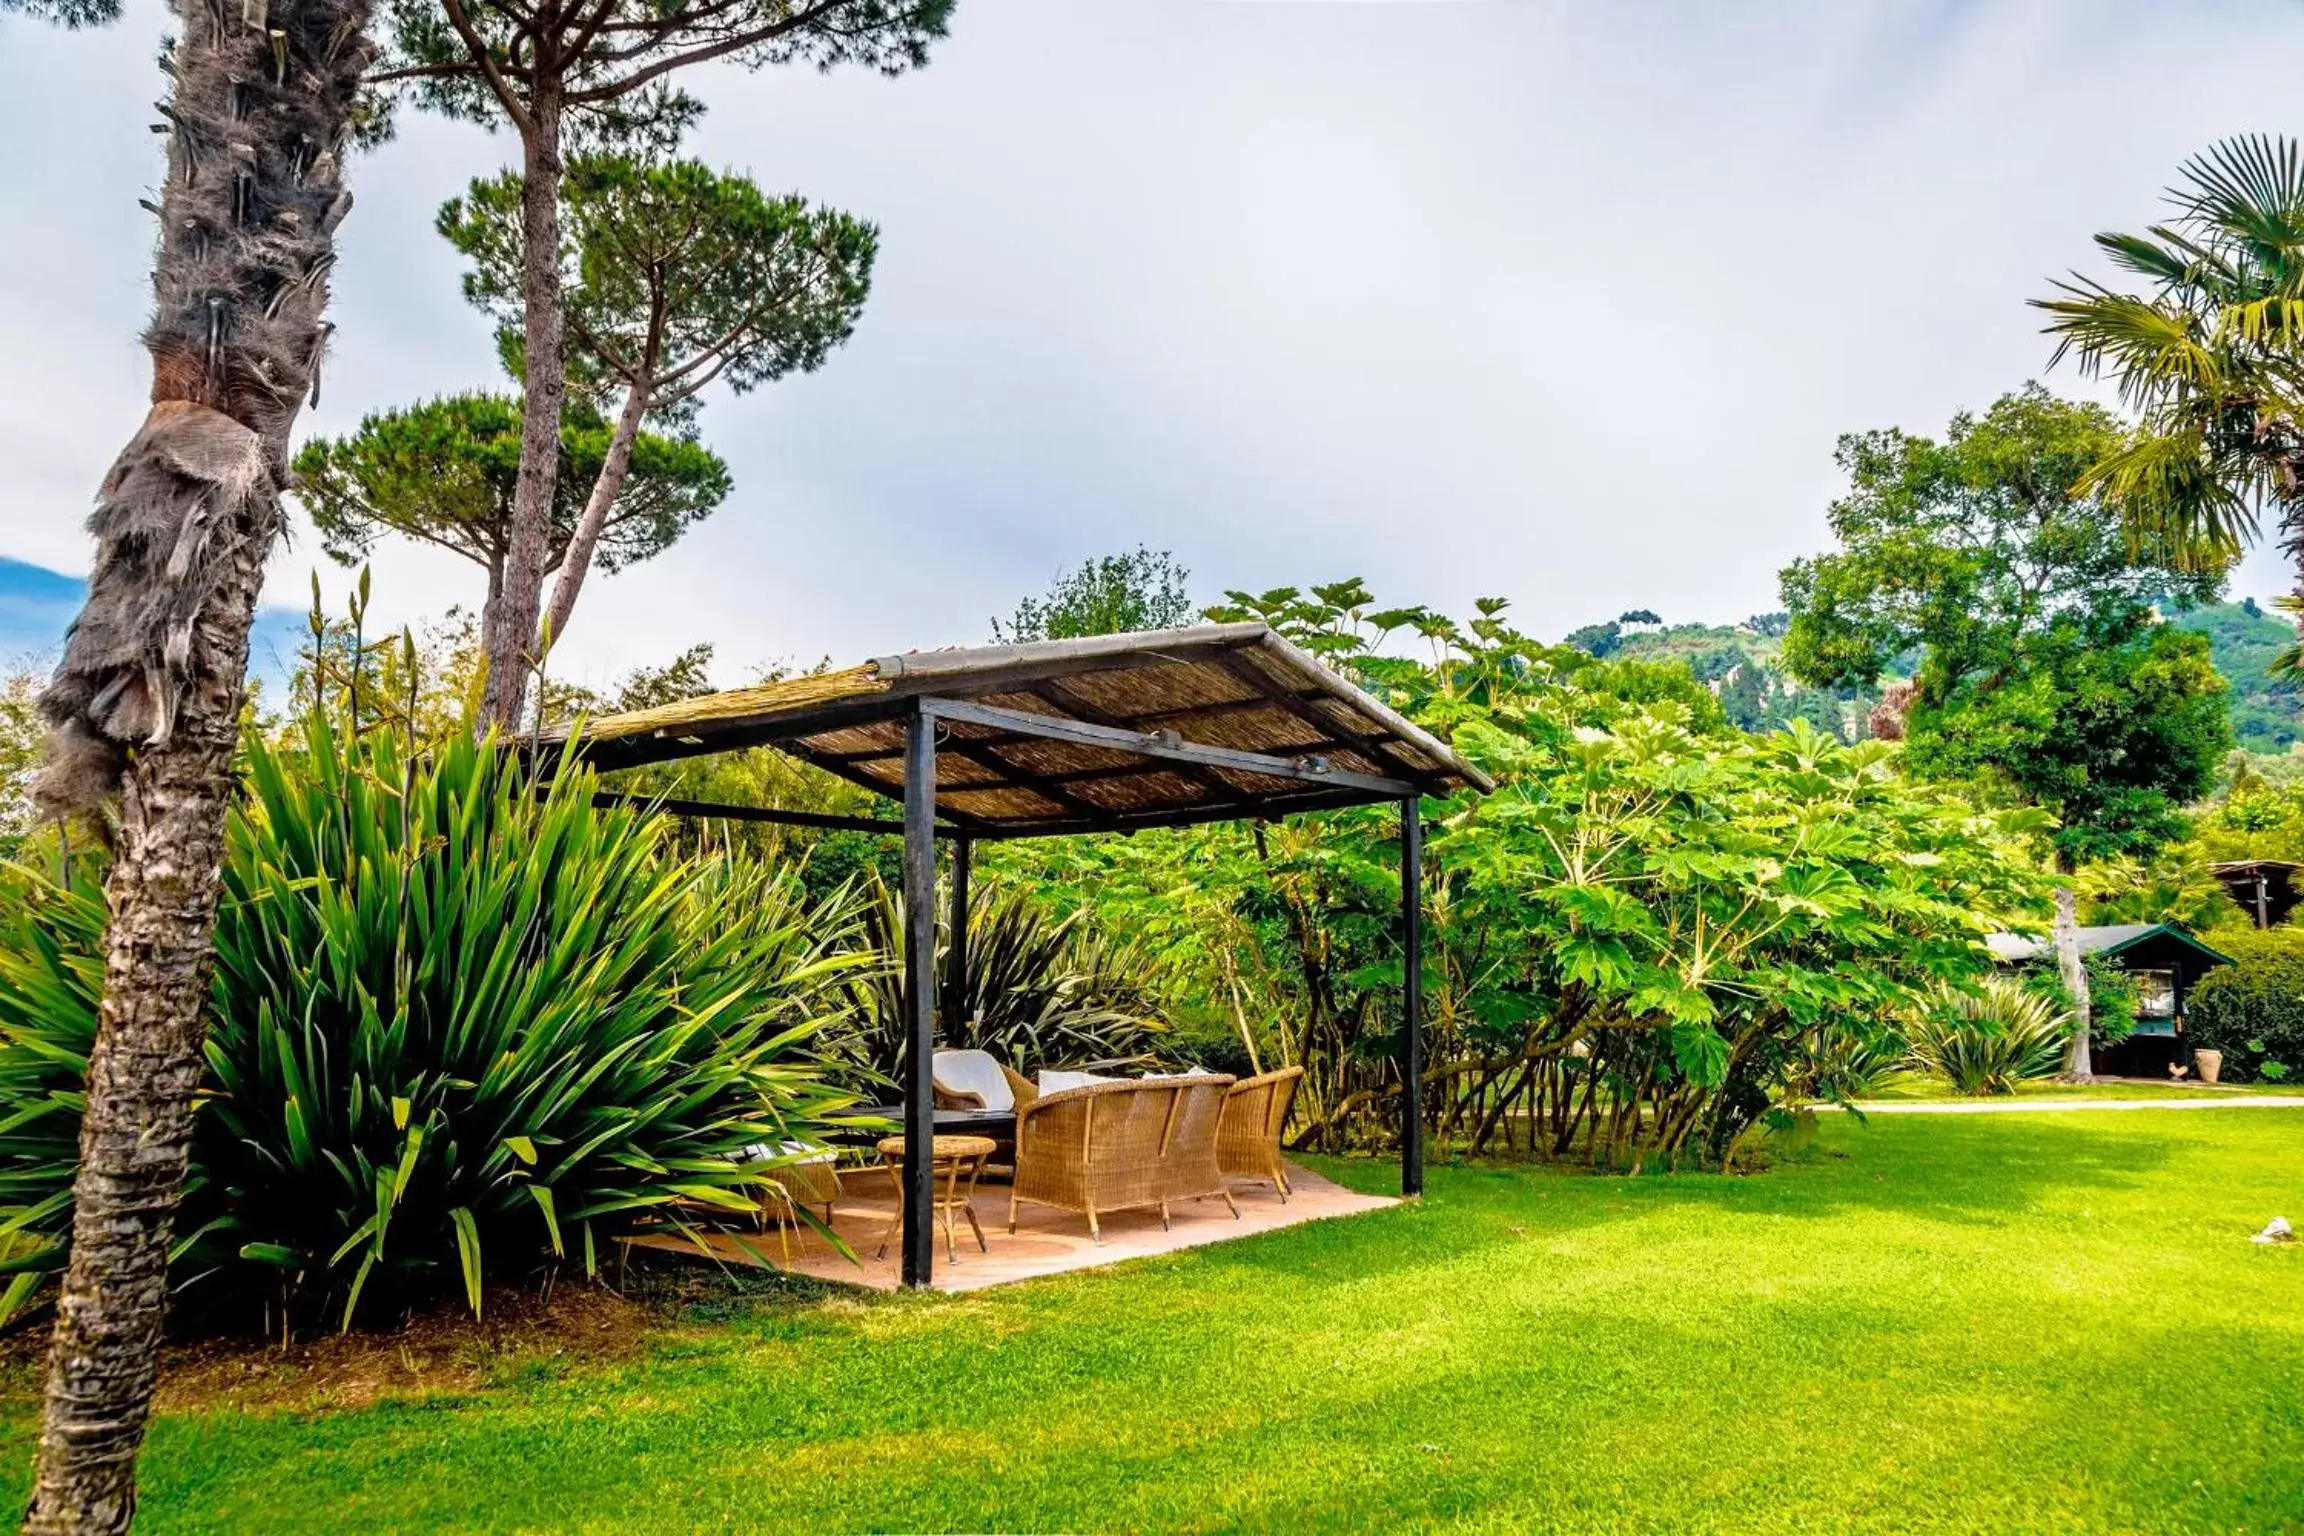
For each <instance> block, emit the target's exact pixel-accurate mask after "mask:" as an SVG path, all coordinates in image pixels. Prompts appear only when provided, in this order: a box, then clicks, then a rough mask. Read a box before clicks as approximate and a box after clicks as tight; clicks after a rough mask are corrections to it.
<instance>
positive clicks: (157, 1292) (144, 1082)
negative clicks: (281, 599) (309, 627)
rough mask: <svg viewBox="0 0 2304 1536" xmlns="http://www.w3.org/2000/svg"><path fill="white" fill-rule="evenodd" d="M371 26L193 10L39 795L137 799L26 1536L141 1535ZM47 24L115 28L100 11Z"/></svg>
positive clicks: (120, 881) (357, 2) (123, 803)
mask: <svg viewBox="0 0 2304 1536" xmlns="http://www.w3.org/2000/svg"><path fill="white" fill-rule="evenodd" d="M373 6H374V0H241V3H235V4H230V5H222V4H213V3H210V4H186V3H179V4H178V5H177V7H176V13H177V14H176V18H175V20H176V37H175V42H174V44H173V45H172V47H171V48H170V50H169V55H168V58H167V61H166V64H165V68H166V69H167V72H168V74H169V76H170V77H171V81H172V84H171V87H170V90H169V94H168V98H167V100H166V101H164V102H163V103H162V104H161V106H160V109H159V110H160V112H161V114H162V116H163V117H164V118H165V122H163V123H162V124H160V125H159V126H160V127H161V128H162V129H163V131H165V133H166V135H167V167H166V172H165V178H164V180H163V183H162V188H161V192H160V198H159V207H158V209H157V210H156V211H157V212H158V214H159V219H160V239H159V249H158V253H157V255H156V256H155V257H154V265H153V274H152V281H153V296H154V306H153V315H152V321H151V324H150V325H149V326H148V327H147V328H146V330H145V333H144V345H145V348H146V350H147V351H148V352H149V353H150V354H151V357H152V391H151V399H152V405H151V408H150V411H149V412H148V414H147V415H146V416H145V418H144V422H143V425H142V426H141V427H139V428H138V429H137V432H136V434H135V436H134V437H133V438H131V439H130V440H129V443H128V446H127V447H126V448H125V449H123V450H122V451H121V454H120V457H119V458H118V459H117V460H115V461H114V463H113V465H112V469H111V471H110V473H109V474H107V475H106V476H105V478H104V483H103V486H102V488H101V489H100V490H99V491H98V493H97V498H96V511H95V514H94V515H93V516H92V517H91V518H90V520H89V528H90V531H91V532H93V533H94V534H95V536H96V559H95V568H94V571H93V572H92V574H91V575H90V577H89V581H88V598H87V602H86V605H85V606H84V607H83V608H82V609H81V612H80V616H79V618H78V620H77V621H75V623H74V625H73V628H72V633H71V635H70V637H69V638H68V639H67V640H66V642H65V650H64V659H63V661H62V663H61V664H60V665H59V666H58V668H57V670H56V677H55V680H54V681H53V682H52V683H51V685H50V686H49V688H48V691H47V692H46V693H44V694H43V695H42V696H41V701H40V708H41V713H42V714H43V715H44V716H45V717H46V719H47V721H48V724H49V726H50V728H51V734H50V743H49V761H48V764H47V767H46V768H45V769H44V770H43V773H42V776H41V779H40V781H39V783H38V784H37V786H36V793H37V794H38V796H39V797H40V799H41V800H42V802H43V803H44V804H46V805H47V806H48V807H49V808H50V809H52V810H55V811H57V812H58V813H59V814H61V813H63V812H65V811H68V810H72V809H79V808H86V807H89V806H91V805H93V804H95V803H97V802H100V801H108V800H110V799H112V798H113V797H114V796H117V797H118V799H119V825H118V831H117V835H116V837H115V839H114V848H113V859H112V867H111V871H110V874H109V876H108V878H107V885H106V890H105V898H106V903H107V907H108V914H109V920H108V924H107V930H106V939H105V964H104V999H103V1005H102V1009H101V1012H100V1014H99V1020H98V1026H97V1035H96V1042H95V1047H94V1049H93V1050H92V1051H91V1052H90V1055H89V1061H88V1087H87V1096H86V1099H85V1106H86V1108H85V1112H84V1115H83V1118H82V1122H81V1134H80V1166H79V1171H78V1174H77V1176H76V1178H75V1180H74V1183H73V1191H72V1198H73V1225H72V1255H71V1260H70V1265H69V1268H68V1269H67V1271H66V1273H65V1278H64V1284H63V1288H62V1290H61V1291H60V1292H59V1294H58V1297H57V1302H56V1327H55V1333H54V1337H53V1340H52V1342H51V1344H50V1349H49V1357H48V1375H47V1387H46V1404H45V1412H44V1418H43V1422H42V1427H41V1434H40V1448H39V1457H38V1466H37V1469H36V1471H35V1474H34V1482H33V1489H32V1498H31V1503H30V1508H29V1511H28V1512H27V1514H26V1516H25V1528H26V1529H27V1530H32V1531H97V1530H101V1531H113V1530H126V1529H127V1527H128V1523H129V1521H130V1520H131V1518H133V1516H134V1514H135V1509H136V1454H137V1451H138V1449H139V1447H140V1446H141V1445H142V1443H143V1438H144V1425H145V1420H146V1417H147V1415H148V1413H149V1411H150V1407H151V1400H152V1383H153V1377H154V1374H155V1371H156V1368H157V1364H158V1355H159V1345H160V1329H161V1322H162V1313H163V1309H164V1307H165V1304H166V1300H167V1266H168V1246H169V1237H170V1225H171V1221H172V1218H173V1217H174V1215H175V1210H176V1205H177V1201H178V1197H179V1195H180V1194H181V1192H182V1188H183V1182H184V1170H185V1163H186V1158H187V1155H188V1152H189V1149H190V1145H191V1139H192V1135H191V1133H192V1094H193V1090H194V1089H195V1088H196V1087H197V1086H198V1085H199V1081H200V1070H201V1052H200V1037H201V1028H202V1023H203V1016H204V1012H205V1009H206V1006H207V1000H208V978H209V972H210V970H211V969H212V967H213V963H214V936H215V920H216V899H217V890H218V885H219V879H218V876H219V867H220V865H221V862H222V857H223V844H224V818H225V809H226V804H227V802H228V800H229V798H230V793H231V777H230V776H231V767H232V754H233V749H234V747H235V745H236V742H237V736H238V730H239V713H240V703H241V695H242V677H243V674H244V673H245V671H246V667H247V659H248V629H249V623H250V620H251V619H252V617H253V615H254V611H255V606H256V595H257V589H258V587H259V586H260V584H261V582H262V578H263V571H264V562H265V558H266V557H267V556H268V555H269V554H270V553H271V546H272V544H273V542H274V540H275V539H276V538H277V537H278V534H279V528H280V494H281V488H282V487H283V485H285V483H286V481H287V478H288V461H287V449H288V433H289V429H290V427H291V426H292V425H293V424H294V422H295V419H296V414H297V412H298V410H299V409H300V408H301V407H302V405H303V403H304V400H305V397H306V396H307V395H308V394H309V393H311V391H312V390H313V389H314V388H315V381H316V377H317V369H318V366H319V359H320V349H321V345H322V343H323V341H324V339H325V327H324V326H323V324H322V322H321V315H322V312H323V310H324V309H325V307H326V302H327V291H328V288H327V274H328V268H329V265H330V263H331V261H332V259H333V255H332V253H333V247H334V235H335V230H336V226H337V225H338V223H340V222H341V221H342V219H343V217H344V215H345V213H346V212H347V211H348V210H349V208H350V207H351V203H352V196H351V194H350V193H349V192H347V191H345V190H344V188H343V186H342V184H341V180H340V165H341V161H340V158H339V157H340V155H341V154H342V152H343V150H344V140H345V135H346V131H347V129H348V128H349V127H350V126H351V123H352V115H353V109H354V105H355V98H356V96H357V94H358V91H359V85H360V77H361V74H362V72H363V71H364V70H365V69H366V68H367V66H368V63H369V61H370V59H371V58H372V56H373V50H372V48H371V46H370V44H369V42H368V40H367V36H366V33H367V28H368V22H369V19H370V14H371V12H372V10H373ZM43 8H44V9H46V10H48V11H50V12H51V13H54V14H61V15H64V16H65V17H66V19H71V18H73V17H88V18H94V17H95V16H97V15H99V14H100V11H101V8H102V0H97V3H95V4H88V3H83V0H65V3H63V4H45V5H44V6H43Z"/></svg>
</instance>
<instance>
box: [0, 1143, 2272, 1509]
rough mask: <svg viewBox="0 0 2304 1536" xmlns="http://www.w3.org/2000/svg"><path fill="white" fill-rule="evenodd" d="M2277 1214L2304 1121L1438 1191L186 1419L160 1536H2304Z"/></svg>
mask: <svg viewBox="0 0 2304 1536" xmlns="http://www.w3.org/2000/svg"><path fill="white" fill-rule="evenodd" d="M1343 1171H1344V1175H1345V1176H1346V1177H1347V1178H1349V1179H1351V1180H1352V1181H1353V1182H1355V1183H1359V1184H1363V1185H1365V1186H1367V1187H1370V1188H1380V1187H1381V1186H1382V1185H1383V1184H1384V1182H1385V1180H1386V1179H1387V1177H1388V1171H1387V1170H1385V1169H1383V1168H1381V1167H1378V1166H1371V1165H1344V1169H1343ZM2274 1214H2286V1215H2289V1216H2290V1217H2291V1218H2293V1219H2297V1220H2298V1221H2299V1222H2300V1223H2304V1111H2270V1112H2261V1113H2245V1114H2243V1113H2233V1114H2215V1113H2207V1114H2166V1115H2157V1114H2151V1113H2148V1112H2146V1113H2134V1112H2131V1113H2125V1114H2118V1115H2111V1114H2104V1115H2092V1114H2087V1113H2075V1114H2064V1115H2044V1116H2021V1115H2011V1116H1974V1117H1934V1116H1930V1117H1908V1118H1887V1117H1883V1118H1881V1119H1877V1120H1874V1121H1873V1122H1871V1123H1870V1124H1869V1125H1867V1126H1859V1125H1856V1124H1854V1123H1852V1122H1849V1121H1846V1120H1845V1119H1838V1120H1834V1121H1832V1122H1830V1123H1828V1125H1827V1127H1826V1129H1825V1131H1824V1134H1823V1136H1822V1138H1821V1139H1820V1141H1819V1142H1818V1144H1817V1145H1816V1147H1815V1148H1814V1149H1813V1150H1812V1151H1811V1152H1808V1153H1804V1154H1802V1155H1801V1158H1800V1160H1799V1161H1796V1162H1788V1163H1786V1164H1783V1165H1780V1166H1779V1167H1777V1168H1776V1169H1775V1170H1773V1171H1772V1172H1769V1173H1767V1174H1764V1175H1760V1176H1755V1177H1746V1178H1733V1179H1721V1178H1713V1177H1705V1176H1694V1175H1687V1176H1672V1177H1648V1178H1643V1179H1639V1180H1635V1181H1627V1180H1621V1179H1601V1178H1592V1177H1582V1176H1577V1175H1572V1174H1562V1173H1528V1172H1519V1171H1499V1170H1486V1169H1437V1170H1435V1171H1434V1173H1433V1176H1432V1180H1431V1193H1430V1196H1429V1198H1428V1199H1427V1200H1426V1201H1425V1202H1424V1203H1423V1204H1422V1205H1421V1206H1419V1207H1415V1208H1402V1209H1398V1210H1393V1211H1387V1212H1382V1213H1378V1214H1376V1215H1373V1216H1367V1217H1360V1218H1355V1219H1351V1220H1345V1221H1336V1222H1329V1223H1325V1224H1322V1225H1319V1226H1316V1227H1309V1228H1304V1229H1299V1230H1297V1231H1293V1232H1288V1233H1282V1234H1278V1235H1275V1236H1272V1237H1268V1238H1264V1239H1260V1240H1254V1241H1248V1242H1241V1243H1235V1244H1229V1245H1224V1246H1220V1247H1215V1248H1210V1249H1204V1250H1201V1251H1199V1252H1197V1253H1192V1254H1186V1255H1180V1256H1176V1257H1172V1258H1168V1259H1162V1260H1156V1261H1152V1262H1148V1263H1143V1264H1139V1265H1136V1266H1134V1267H1131V1268H1128V1269H1126V1270H1122V1271H1118V1272H1108V1273H1105V1274H1088V1275H1079V1276H1073V1277H1071V1278H1067V1279H1063V1280H1058V1281H1053V1282H1046V1283H1041V1284H1038V1285H1033V1286H1028V1287H1024V1288H1021V1289H1010V1290H1007V1291H1003V1292H993V1293H988V1294H982V1295H978V1296H974V1297H969V1298H958V1299H947V1298H900V1299H899V1298H891V1299H887V1300H872V1301H859V1300H854V1299H848V1298H835V1299H823V1300H806V1299H803V1300H800V1301H791V1300H784V1301H763V1302H758V1303H754V1304H751V1305H750V1306H749V1307H739V1308H737V1309H735V1312H734V1315H733V1316H732V1317H728V1316H721V1317H718V1318H716V1319H714V1320H712V1321H708V1322H707V1321H702V1320H698V1321H692V1322H690V1323H688V1324H686V1325H684V1326H680V1327H677V1328H674V1329H672V1330H670V1331H668V1332H666V1333H665V1334H663V1335H661V1336H659V1337H658V1339H657V1342H656V1344H655V1346H654V1348H653V1349H652V1350H651V1351H650V1353H649V1354H648V1355H647V1356H646V1357H645V1358H644V1359H642V1360H639V1361H635V1362H632V1363H628V1364H621V1365H606V1366H596V1367H589V1368H585V1369H581V1370H572V1371H567V1372H563V1373H560V1374H558V1375H554V1374H551V1373H548V1372H542V1371H538V1372H533V1373H530V1379H519V1380H514V1381H510V1382H507V1383H506V1384H504V1385H501V1386H498V1387H493V1388H489V1389H486V1390H484V1391H480V1392H477V1393H474V1394H472V1395H470V1396H467V1397H463V1398H458V1399H436V1400H432V1401H425V1402H414V1403H401V1404H396V1405H389V1404H388V1405H386V1406H382V1407H377V1408H371V1409H367V1410H363V1411H358V1412H344V1413H335V1414H327V1415H315V1416H306V1415H293V1414H269V1415H256V1414H246V1413H241V1412H238V1411H214V1412H208V1413H202V1414H194V1415H182V1414H179V1415H171V1416H167V1417H163V1418H162V1419H161V1420H160V1421H159V1423H158V1424H157V1425H156V1427H155V1429H154V1431H153V1435H152V1440H151V1446H150V1450H149V1453H148V1456H147V1460H146V1471H147V1487H148V1490H149V1492H148V1497H147V1505H146V1516H147V1522H146V1525H145V1527H144V1528H145V1529H148V1530H152V1531H173V1530H217V1531H226V1530H229V1531H266V1530H295V1531H318V1530H332V1529H360V1530H374V1529H426V1530H429V1529H470V1530H489V1531H510V1530H536V1531H543V1530H590V1531H647V1530H660V1531H687V1530H694V1529H746V1530H794V1531H802V1530H805V1531H822V1530H862V1529H915V1530H917V1529H991V1528H1004V1529H1019V1530H1056V1529H1069V1530H1130V1531H1134V1530H1152V1529H1164V1528H1189V1529H1231V1528H1247V1529H1279V1530H1349V1529H1363V1530H1389V1529H1401V1528H1410V1529H1413V1528H1431V1527H1447V1528H1451V1529H1464V1530H1493V1531H1521V1530H1530V1529H1536V1530H1576V1531H1588V1530H1605V1531H1674V1532H1678V1531H1707V1530H1719V1531H1737V1532H1744V1531H1814V1532H1839V1531H1881V1532H1891V1531H1893V1532H1908V1531H1987V1530H1988V1531H2017V1530H2038V1531H2077V1530H2106V1531H2167V1530H2186V1531H2192V1530H2197V1531H2273V1530H2291V1531H2293V1530H2300V1529H2304V1248H2284V1249H2272V1248H2263V1247H2256V1246H2252V1245H2251V1244H2249V1243H2248V1241H2247V1235H2248V1234H2249V1233H2250V1232H2252V1231H2254V1230H2255V1229H2256V1228H2258V1227H2260V1226H2261V1225H2262V1224H2263V1223H2264V1222H2265V1221H2266V1220H2267V1219H2268V1218H2269V1217H2271V1216H2272V1215H2274ZM31 1413H32V1410H31V1405H30V1404H29V1402H28V1401H26V1400H25V1398H24V1397H23V1396H22V1395H21V1391H19V1395H18V1396H17V1397H16V1398H15V1399H14V1400H13V1401H12V1402H11V1403H10V1404H9V1405H8V1411H7V1417H6V1421H5V1432H6V1433H7V1434H9V1435H10V1436H12V1437H13V1443H12V1444H11V1445H10V1446H9V1447H8V1448H7V1449H6V1450H5V1452H0V1466H5V1467H7V1468H8V1469H9V1471H10V1473H11V1474H12V1475H13V1476H15V1477H16V1478H17V1479H18V1482H16V1483H15V1484H12V1485H10V1487H9V1489H8V1496H9V1497H11V1498H20V1497H21V1492H22V1483H21V1479H22V1477H23V1465H24V1463H25V1461H26V1459H27V1456H28V1453H29V1441H30V1424H31Z"/></svg>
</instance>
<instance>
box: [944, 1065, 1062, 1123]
mask: <svg viewBox="0 0 2304 1536" xmlns="http://www.w3.org/2000/svg"><path fill="white" fill-rule="evenodd" d="M932 1070H933V1071H934V1073H935V1076H936V1086H937V1087H939V1088H941V1089H943V1090H944V1091H945V1092H946V1093H972V1094H974V1095H976V1096H977V1097H978V1098H980V1099H982V1100H983V1101H984V1107H985V1108H986V1109H990V1110H997V1111H999V1112H1000V1113H1002V1114H1006V1113H1007V1112H1008V1111H1009V1110H1012V1109H1014V1108H1015V1107H1016V1090H1015V1089H1013V1088H1011V1087H1009V1086H1008V1079H1007V1076H1006V1075H1005V1074H1003V1073H1002V1072H1001V1070H1000V1063H999V1061H998V1060H997V1059H996V1058H995V1057H994V1056H993V1055H992V1053H991V1052H990V1051H963V1050H947V1051H938V1052H937V1053H936V1061H935V1065H934V1067H933V1069H932ZM1043 1091H1045V1090H1043Z"/></svg>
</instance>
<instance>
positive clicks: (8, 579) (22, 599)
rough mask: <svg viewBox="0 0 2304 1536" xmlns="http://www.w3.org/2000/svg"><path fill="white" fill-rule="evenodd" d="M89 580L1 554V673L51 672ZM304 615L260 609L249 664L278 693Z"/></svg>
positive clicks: (292, 665) (302, 630) (290, 667)
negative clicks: (50, 668)
mask: <svg viewBox="0 0 2304 1536" xmlns="http://www.w3.org/2000/svg"><path fill="white" fill-rule="evenodd" d="M87 590H88V584H87V583H86V582H85V581H82V580H81V579H80V578H79V577H77V576H67V575H65V574H64V573H63V572H62V571H51V570H49V569H48V568H47V567H45V566H39V565H32V564H29V563H28V562H26V561H22V560H11V559H9V558H8V557H7V556H5V555H0V674H5V673H14V672H26V671H30V672H43V673H44V672H46V671H47V670H48V668H49V667H50V666H52V665H54V663H55V660H56V653H57V652H58V651H59V650H60V649H62V647H63V644H64V631H65V630H66V629H67V628H68V627H70V625H71V623H72V618H73V615H75V614H77V613H78V612H79V611H80V600H81V598H82V597H83V596H84V595H85V594H86V593H87ZM304 635H305V628H304V615H302V614H300V613H297V612H294V611H293V610H291V609H287V608H266V609H263V610H261V611H260V612H258V613H257V615H256V633H255V635H254V636H253V637H252V639H251V640H250V643H249V656H248V666H249V670H250V671H251V672H253V673H254V674H255V675H256V676H257V677H258V678H260V679H262V680H263V683H264V687H265V690H266V692H267V693H268V694H269V695H271V696H273V697H278V696H279V695H280V694H281V693H282V692H283V691H284V690H285V688H286V686H287V680H288V674H289V673H290V672H291V671H293V670H294V669H295V665H296V648H297V647H298V646H299V645H301V644H303V642H304Z"/></svg>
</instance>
